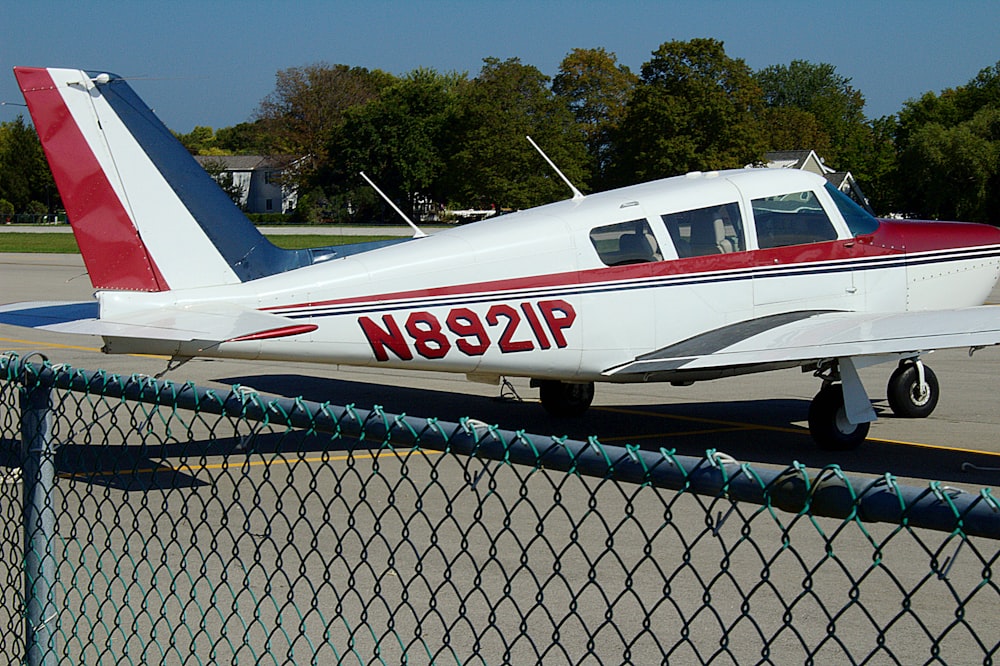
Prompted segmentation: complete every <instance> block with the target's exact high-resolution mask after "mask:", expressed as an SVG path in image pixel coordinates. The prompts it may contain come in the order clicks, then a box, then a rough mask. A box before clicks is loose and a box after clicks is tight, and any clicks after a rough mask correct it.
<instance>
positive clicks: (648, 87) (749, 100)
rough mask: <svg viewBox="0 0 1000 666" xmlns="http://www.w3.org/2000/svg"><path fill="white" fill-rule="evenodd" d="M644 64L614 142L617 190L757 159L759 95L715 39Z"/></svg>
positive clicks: (671, 47)
mask: <svg viewBox="0 0 1000 666" xmlns="http://www.w3.org/2000/svg"><path fill="white" fill-rule="evenodd" d="M652 55H653V57H652V59H651V60H649V61H648V62H646V63H645V64H643V66H642V73H641V76H640V80H639V85H638V86H637V87H636V89H635V93H634V94H633V96H632V99H631V101H630V102H629V106H628V109H627V112H626V115H625V118H624V120H623V121H622V124H621V129H620V132H619V140H618V141H617V142H616V153H617V155H616V158H615V165H614V172H615V178H616V180H617V181H618V182H619V183H621V184H627V183H629V182H636V181H642V180H651V179H654V178H662V177H665V176H673V175H676V174H680V173H684V172H687V171H693V170H709V169H724V168H735V167H741V166H744V165H746V164H748V163H751V162H755V161H758V160H760V159H761V158H762V156H763V153H764V149H765V144H764V141H763V138H762V136H761V134H760V129H759V125H758V123H757V116H758V112H759V110H760V108H761V107H762V106H763V98H762V95H761V91H760V88H759V87H758V86H757V83H756V82H755V81H754V77H753V73H752V71H751V70H750V68H749V67H747V65H746V63H745V62H743V60H740V59H738V58H730V57H729V56H727V55H726V52H725V49H724V48H723V44H722V42H720V41H717V40H714V39H693V40H691V41H689V42H681V41H671V42H665V43H664V44H662V45H661V46H660V48H658V49H657V50H656V51H654V52H653V54H652Z"/></svg>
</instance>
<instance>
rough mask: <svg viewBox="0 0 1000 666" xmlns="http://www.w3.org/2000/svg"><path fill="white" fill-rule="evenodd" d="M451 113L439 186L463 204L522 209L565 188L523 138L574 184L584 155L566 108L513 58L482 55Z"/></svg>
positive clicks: (583, 166) (545, 82)
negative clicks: (449, 141) (451, 130)
mask: <svg viewBox="0 0 1000 666" xmlns="http://www.w3.org/2000/svg"><path fill="white" fill-rule="evenodd" d="M459 92H460V95H459V97H458V104H459V108H458V116H457V118H456V122H455V125H454V129H455V132H454V134H453V136H452V144H451V146H449V148H448V149H446V151H445V154H446V155H449V158H448V165H447V170H446V175H445V178H444V180H443V183H442V188H441V190H440V191H441V192H442V194H443V195H444V196H445V198H446V200H449V201H454V202H461V203H462V204H463V205H471V206H477V207H478V206H490V205H496V206H497V207H500V208H514V209H519V208H527V207H530V206H536V205H539V204H543V203H548V202H551V201H555V200H559V199H565V198H566V197H567V196H568V195H569V191H568V189H567V187H566V185H565V183H563V182H562V180H561V179H560V178H559V177H558V176H557V175H556V174H555V173H553V172H552V170H551V169H550V168H549V167H548V165H547V164H545V162H544V160H542V158H541V157H540V156H539V155H538V153H536V152H535V150H534V149H533V148H532V147H531V144H529V143H528V141H527V140H526V139H525V136H531V137H532V139H534V140H535V141H536V142H537V143H538V145H539V146H541V147H542V148H543V149H544V150H545V152H546V153H547V154H548V156H549V157H550V158H551V159H552V160H553V161H554V162H555V163H556V164H557V165H559V168H560V169H561V170H562V171H563V172H564V173H565V174H566V176H567V177H568V178H569V179H570V180H571V181H573V182H575V183H581V182H582V180H583V177H584V175H585V173H586V164H587V156H586V149H585V147H584V144H583V136H582V134H581V133H580V132H579V130H578V129H577V128H576V126H575V123H574V120H573V114H572V113H571V112H570V110H569V108H568V107H567V106H566V104H565V103H564V102H563V100H562V99H560V98H557V97H556V96H555V95H554V94H553V93H552V91H551V90H550V89H549V78H548V77H547V76H545V75H543V74H542V73H541V72H540V71H538V69H537V68H535V67H532V66H530V65H523V64H521V62H520V60H518V59H517V58H511V59H508V60H499V59H497V58H486V59H485V61H484V65H483V68H482V70H481V71H480V73H479V76H478V77H476V78H475V79H474V80H473V81H472V82H471V83H470V84H469V85H468V86H463V87H462V88H461V89H460V91H459Z"/></svg>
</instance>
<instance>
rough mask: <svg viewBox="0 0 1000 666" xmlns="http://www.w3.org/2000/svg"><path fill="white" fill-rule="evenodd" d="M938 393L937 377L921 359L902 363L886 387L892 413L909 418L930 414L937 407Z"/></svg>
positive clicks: (918, 417) (923, 416)
mask: <svg viewBox="0 0 1000 666" xmlns="http://www.w3.org/2000/svg"><path fill="white" fill-rule="evenodd" d="M938 395H939V393H938V380H937V377H936V376H935V375H934V372H933V371H932V370H931V369H930V368H928V367H927V366H926V365H924V364H923V362H921V361H920V360H919V359H917V360H914V361H903V362H902V363H900V364H899V367H898V368H896V371H895V372H893V373H892V376H891V377H889V385H888V387H887V388H886V397H887V398H888V399H889V407H891V408H892V413H893V414H895V415H896V416H900V417H902V418H907V419H922V418H926V417H928V416H930V414H931V412H933V411H934V408H935V407H937V403H938Z"/></svg>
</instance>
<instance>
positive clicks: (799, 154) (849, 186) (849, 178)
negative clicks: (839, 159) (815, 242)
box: [763, 150, 871, 211]
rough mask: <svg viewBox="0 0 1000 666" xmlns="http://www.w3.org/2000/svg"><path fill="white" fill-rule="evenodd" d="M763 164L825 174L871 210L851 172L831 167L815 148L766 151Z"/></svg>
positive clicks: (829, 179)
mask: <svg viewBox="0 0 1000 666" xmlns="http://www.w3.org/2000/svg"><path fill="white" fill-rule="evenodd" d="M763 166H765V167H767V168H768V169H801V170H802V171H809V172H812V173H815V174H818V175H820V176H823V177H824V178H826V179H827V180H828V181H829V182H830V183H832V184H833V186H834V187H836V188H837V189H838V190H840V191H841V192H843V193H844V194H846V195H847V196H849V197H851V198H852V199H854V200H855V201H856V202H858V203H859V204H861V205H862V206H863V207H865V208H866V209H867V210H869V211H871V205H870V204H869V203H868V197H866V196H865V195H864V192H862V191H861V188H860V187H859V186H858V183H857V181H856V180H854V176H853V175H851V172H850V171H835V170H834V169H831V168H830V167H828V166H827V165H826V164H825V163H824V162H823V159H822V158H821V157H820V156H819V155H817V154H816V151H815V150H779V151H774V152H771V153H765V154H764V164H763Z"/></svg>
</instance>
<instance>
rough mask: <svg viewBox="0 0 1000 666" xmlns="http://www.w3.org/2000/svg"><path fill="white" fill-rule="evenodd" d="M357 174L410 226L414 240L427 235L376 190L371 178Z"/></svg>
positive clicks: (380, 191) (363, 173)
mask: <svg viewBox="0 0 1000 666" xmlns="http://www.w3.org/2000/svg"><path fill="white" fill-rule="evenodd" d="M358 173H360V174H361V177H362V178H364V179H365V180H366V181H368V184H369V185H371V186H372V189H374V190H375V191H376V192H378V195H379V196H380V197H382V198H383V199H384V200H385V202H386V203H387V204H389V205H390V206H392V209H393V210H394V211H396V212H397V213H399V216H400V217H401V218H403V220H405V221H406V223H407V224H408V225H410V228H411V229H413V237H414V238H423V237H424V236H426V235H427V234H426V233H424V232H423V231H421V229H420V227H418V226H417V225H416V224H414V223H413V220H411V219H410V218H408V217H407V216H406V213H404V212H403V211H401V210H400V209H399V206H397V205H396V204H395V203H393V201H392V199H390V198H389V197H387V196H385V192H383V191H382V190H380V189H378V185H376V184H375V183H374V182H373V181H372V179H371V178H369V177H368V176H366V175H365V172H364V171H359V172H358Z"/></svg>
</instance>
